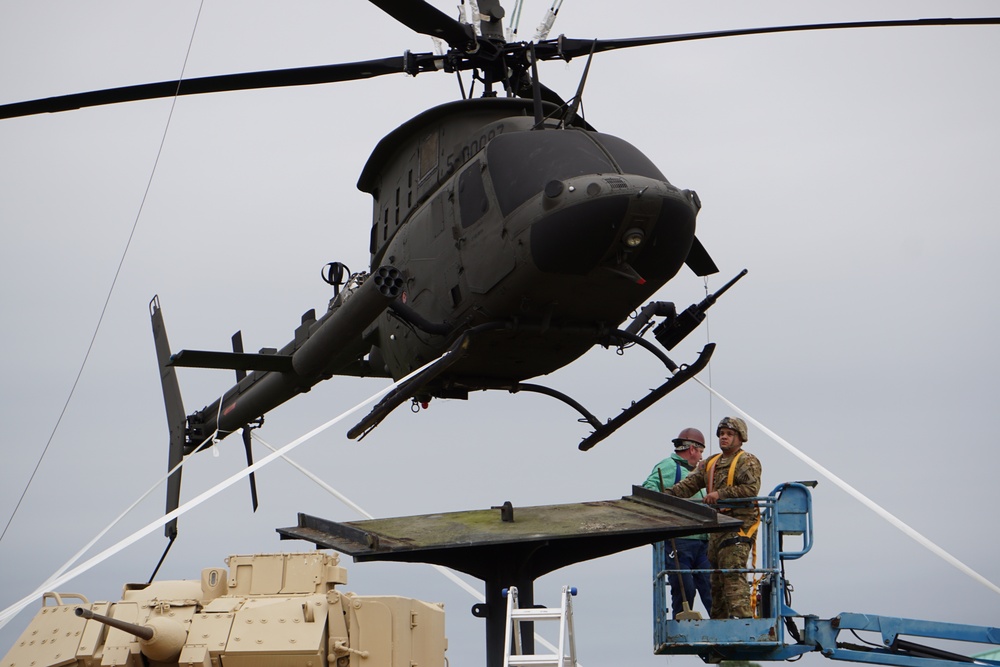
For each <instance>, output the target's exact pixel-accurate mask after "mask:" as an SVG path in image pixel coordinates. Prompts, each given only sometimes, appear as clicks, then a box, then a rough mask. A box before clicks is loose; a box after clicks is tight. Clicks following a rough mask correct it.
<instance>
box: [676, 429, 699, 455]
mask: <svg viewBox="0 0 1000 667" xmlns="http://www.w3.org/2000/svg"><path fill="white" fill-rule="evenodd" d="M692 444H697V445H701V448H702V449H704V448H705V436H704V435H702V433H701V431H699V430H698V429H696V428H686V429H684V430H683V431H681V432H680V433H678V434H677V437H676V438H674V451H678V452H683V451H684V450H685V449H690V448H691V445H692Z"/></svg>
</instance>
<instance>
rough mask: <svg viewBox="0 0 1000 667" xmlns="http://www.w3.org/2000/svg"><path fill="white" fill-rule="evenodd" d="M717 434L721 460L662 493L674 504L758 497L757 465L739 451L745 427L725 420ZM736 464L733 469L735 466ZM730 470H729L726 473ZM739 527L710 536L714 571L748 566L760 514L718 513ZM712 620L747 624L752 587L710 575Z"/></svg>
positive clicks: (732, 577)
mask: <svg viewBox="0 0 1000 667" xmlns="http://www.w3.org/2000/svg"><path fill="white" fill-rule="evenodd" d="M715 434H716V435H717V436H718V437H719V449H721V450H722V453H721V454H716V455H715V456H713V457H712V458H710V459H709V460H708V461H707V462H706V463H705V464H704V465H702V466H699V467H698V468H697V469H696V470H695V471H694V472H692V473H691V474H690V475H688V476H687V477H685V478H684V479H682V480H681V481H680V482H678V483H677V484H675V485H674V486H673V487H672V488H669V489H666V490H665V491H664V493H668V494H670V495H672V496H676V497H678V498H690V497H691V496H693V495H694V494H695V493H696V492H697V491H698V490H699V489H705V502H706V503H708V504H710V505H714V504H716V503H717V502H718V501H720V500H730V499H733V498H753V497H755V496H757V495H758V494H759V493H760V475H761V468H760V461H758V460H757V457H756V456H754V455H753V454H751V453H750V452H745V451H743V443H745V442H746V441H747V425H746V422H744V421H743V420H742V419H740V418H738V417H724V418H723V419H722V421H720V422H719V427H718V428H717V429H716V432H715ZM734 462H735V467H734V466H733V464H734ZM730 468H733V470H732V471H730ZM719 511H720V512H724V513H726V514H728V515H729V516H731V517H733V518H735V519H740V520H742V521H743V527H742V528H741V529H740V530H739V531H738V532H728V533H711V534H710V535H709V536H708V560H709V561H710V562H711V563H712V567H714V568H716V569H722V570H729V569H740V568H745V567H746V566H747V559H748V557H749V556H750V548H751V546H752V545H753V543H754V540H756V538H757V527H758V526H759V525H760V513H759V512H758V510H757V508H756V507H731V508H723V509H720V510H719ZM709 615H710V616H711V617H712V618H750V617H751V616H752V615H753V614H752V613H751V611H750V584H749V583H748V582H747V578H746V575H745V574H743V573H739V572H735V573H728V574H723V573H720V572H713V573H712V609H711V611H710V612H709Z"/></svg>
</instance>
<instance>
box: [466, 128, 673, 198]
mask: <svg viewBox="0 0 1000 667" xmlns="http://www.w3.org/2000/svg"><path fill="white" fill-rule="evenodd" d="M486 161H487V163H488V164H489V167H490V175H491V178H492V180H493V189H494V190H495V191H496V195H497V202H498V203H499V204H500V210H501V211H502V212H503V214H504V215H505V216H506V215H509V214H510V213H511V211H513V210H514V209H516V208H517V207H518V206H520V205H521V204H523V203H524V202H526V201H527V200H529V199H531V198H532V197H534V196H535V195H537V194H538V193H539V192H541V191H542V190H543V189H544V188H545V184H546V183H548V182H549V181H551V180H563V179H567V178H573V177H574V176H583V175H585V174H619V173H623V174H637V175H640V176H647V177H649V178H655V179H657V180H665V179H664V177H663V174H662V173H661V172H660V170H659V169H657V168H656V165H654V164H653V163H652V162H651V161H650V160H649V158H647V157H646V156H645V155H643V154H642V153H641V152H640V151H639V150H638V149H637V148H636V147H635V146H633V145H632V144H630V143H628V142H626V141H624V140H622V139H619V138H618V137H614V136H611V135H609V134H599V133H596V132H580V131H571V130H561V131H535V132H513V133H510V134H501V135H500V136H498V137H497V138H495V139H494V140H493V141H491V142H490V143H489V145H488V146H487V147H486ZM616 163H617V164H616Z"/></svg>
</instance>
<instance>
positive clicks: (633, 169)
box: [591, 134, 667, 181]
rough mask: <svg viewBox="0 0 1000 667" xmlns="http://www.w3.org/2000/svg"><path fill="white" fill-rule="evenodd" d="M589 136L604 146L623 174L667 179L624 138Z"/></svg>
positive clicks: (661, 179) (603, 135) (600, 135)
mask: <svg viewBox="0 0 1000 667" xmlns="http://www.w3.org/2000/svg"><path fill="white" fill-rule="evenodd" d="M591 136H593V137H594V138H596V139H597V140H598V141H599V142H600V143H601V145H602V146H604V150H606V151H607V152H608V153H610V154H611V157H613V158H614V159H615V162H617V163H618V166H619V167H621V170H622V173H623V174H635V175H636V176H646V177H648V178H655V179H656V180H658V181H665V180H667V179H666V177H665V176H664V175H663V173H662V172H661V171H660V170H659V169H658V168H657V167H656V165H655V164H653V162H652V161H651V160H650V159H649V158H648V157H646V156H645V155H644V154H643V153H642V152H641V151H640V150H639V149H638V148H636V147H635V146H633V145H632V144H630V143H629V142H627V141H625V140H624V139H619V138H618V137H614V136H611V135H610V134H596V135H591Z"/></svg>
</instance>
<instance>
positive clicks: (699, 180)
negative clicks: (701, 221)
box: [289, 81, 717, 301]
mask: <svg viewBox="0 0 1000 667" xmlns="http://www.w3.org/2000/svg"><path fill="white" fill-rule="evenodd" d="M419 84H420V81H418V82H417V85H419ZM591 86H593V83H592V84H591ZM595 117H596V116H595ZM636 144H637V145H643V144H641V143H639V142H636ZM651 154H652V153H651ZM689 180H690V181H691V182H692V183H698V184H700V183H701V179H693V178H690V179H689ZM701 233H702V234H703V233H704V232H701ZM715 245H716V246H717V244H715ZM291 300H292V299H291V298H289V301H291Z"/></svg>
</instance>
